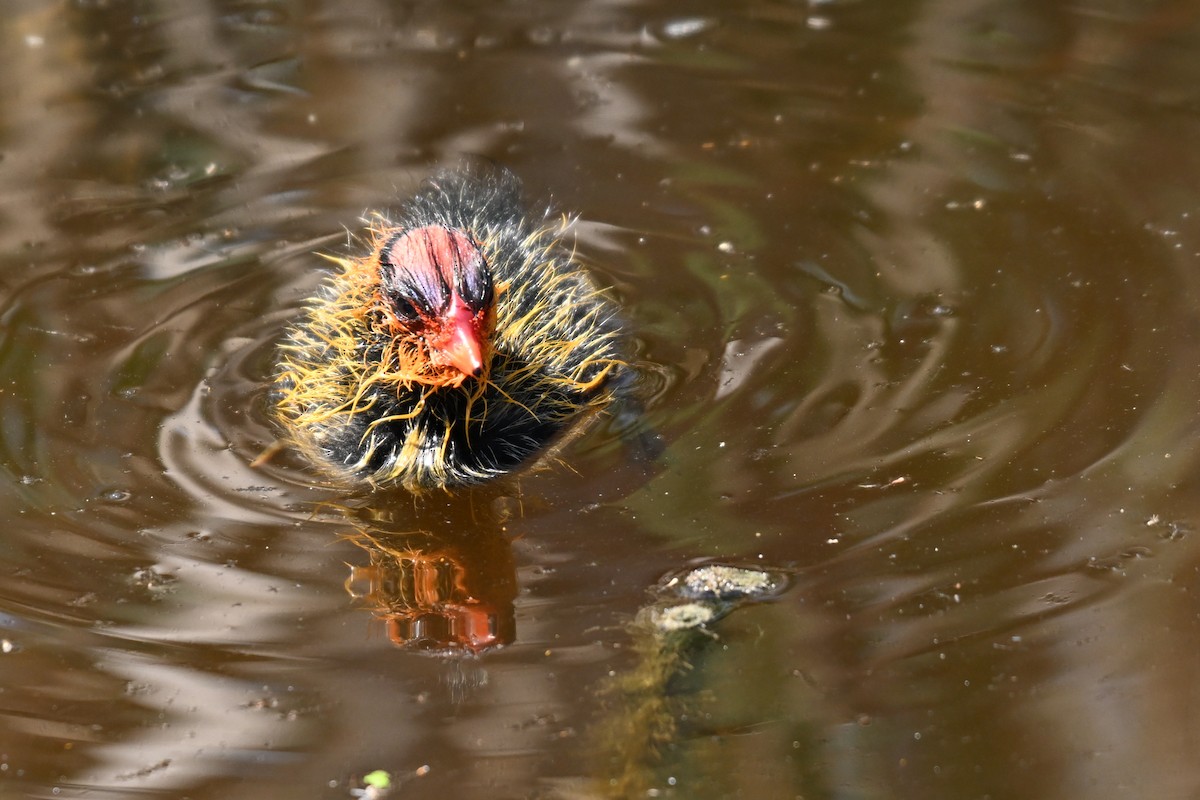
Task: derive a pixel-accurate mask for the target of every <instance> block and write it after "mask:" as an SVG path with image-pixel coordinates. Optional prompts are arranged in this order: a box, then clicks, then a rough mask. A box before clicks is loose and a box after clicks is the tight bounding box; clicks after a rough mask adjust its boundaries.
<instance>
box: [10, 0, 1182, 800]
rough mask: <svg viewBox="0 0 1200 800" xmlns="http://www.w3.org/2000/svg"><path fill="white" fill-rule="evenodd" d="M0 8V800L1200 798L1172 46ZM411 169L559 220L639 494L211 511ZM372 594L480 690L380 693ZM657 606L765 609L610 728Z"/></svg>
mask: <svg viewBox="0 0 1200 800" xmlns="http://www.w3.org/2000/svg"><path fill="white" fill-rule="evenodd" d="M6 8H7V10H6V11H5V14H4V17H3V20H2V22H0V43H2V45H3V46H2V47H0V243H2V246H0V468H2V469H3V478H2V480H0V492H2V493H3V501H2V502H0V576H2V580H0V639H2V641H0V645H2V647H0V796H2V797H5V798H7V797H30V798H43V797H180V798H183V797H188V798H195V799H197V800H199V799H200V798H220V800H231V798H254V799H255V800H260V799H262V798H301V797H324V798H340V797H349V796H351V789H352V788H354V787H356V786H358V785H359V784H358V781H359V780H360V779H361V777H362V776H363V775H364V774H365V773H367V772H369V771H371V770H374V769H386V770H388V771H390V772H391V773H392V774H393V775H395V776H397V777H398V779H400V780H406V781H407V782H406V783H404V784H403V786H402V787H401V791H399V792H397V793H396V794H397V795H401V796H404V797H412V798H424V797H429V798H449V797H454V798H517V797H544V798H583V797H603V796H609V795H616V796H639V797H640V796H660V797H665V796H673V797H680V798H725V797H742V798H785V797H786V798H791V797H804V798H917V797H919V798H943V797H944V798H1046V799H1047V800H1050V799H1051V798H1053V799H1054V800H1061V798H1110V797H1112V798H1117V797H1128V798H1146V797H1155V798H1195V797H1200V767H1197V764H1198V763H1200V761H1198V760H1197V756H1196V754H1197V752H1198V750H1200V680H1197V675H1200V646H1198V644H1200V643H1198V642H1197V638H1198V636H1200V571H1198V569H1200V529H1198V527H1197V526H1198V524H1200V522H1198V521H1200V494H1198V493H1197V489H1198V488H1200V487H1198V479H1197V472H1198V461H1200V427H1198V421H1200V417H1198V414H1197V409H1198V397H1200V386H1198V382H1200V375H1198V367H1200V327H1198V321H1200V315H1198V313H1197V309H1198V308H1200V224H1198V223H1200V204H1198V203H1197V197H1198V194H1200V188H1198V187H1200V147H1197V143H1200V6H1197V5H1196V4H1195V3H1192V2H1180V1H1172V0H1167V1H1166V2H1159V3H1145V2H1131V1H1129V0H1125V1H1122V0H1110V1H1109V2H1104V0H1088V1H1087V2H1082V3H1053V2H1000V0H990V1H982V2H981V1H976V0H954V1H953V2H951V1H950V0H941V1H940V2H924V3H920V2H908V1H906V0H899V1H897V2H868V1H867V0H809V2H807V3H804V2H766V1H765V0H756V1H754V2H749V3H743V4H734V3H726V2H715V1H713V0H689V1H687V2H679V3H658V4H656V3H648V2H641V3H637V2H591V3H564V2H549V0H536V1H533V2H487V3H483V2H479V3H473V2H460V3H444V2H432V1H430V2H408V3H383V2H376V3H349V2H345V3H341V4H336V3H287V2H261V3H260V2H217V3H208V4H201V3H192V2H180V1H179V0H176V2H157V3H155V2H120V1H119V0H111V1H110V2H104V0H92V1H91V2H84V1H82V0H81V1H80V2H70V3H69V2H49V3H34V2H13V3H10V4H8V6H7V7H6ZM465 154H475V155H480V156H484V157H487V158H490V159H494V160H496V161H499V162H501V163H503V164H505V165H507V166H509V167H511V168H512V169H513V170H514V171H516V172H517V173H518V174H519V175H521V176H522V178H523V179H524V181H525V183H526V187H527V190H528V192H529V194H530V196H531V197H533V198H535V199H537V200H539V201H543V202H544V201H546V200H551V201H553V202H554V203H555V204H556V205H557V206H558V207H560V208H562V209H565V210H570V211H572V212H576V213H578V214H579V216H580V219H579V221H578V222H577V223H576V224H575V227H574V232H575V236H576V238H577V242H578V250H579V254H580V256H581V258H583V259H584V260H586V261H587V262H588V263H589V264H591V265H592V266H593V268H594V269H595V272H596V273H597V275H598V276H599V277H600V278H601V279H602V280H603V281H604V282H606V283H607V284H609V285H611V286H613V287H614V289H615V291H616V292H617V293H618V294H619V296H620V297H621V299H622V302H623V303H624V305H625V307H626V308H627V310H628V315H629V318H630V319H631V320H632V321H633V324H634V327H635V332H636V336H637V340H638V346H639V356H640V357H641V358H642V359H643V360H644V361H645V362H646V364H647V365H649V366H648V370H647V372H648V375H649V379H648V383H649V385H650V386H651V388H652V389H653V398H652V403H651V407H650V410H649V413H648V420H649V422H650V423H651V424H652V425H654V426H655V427H656V428H657V430H659V431H660V432H661V433H662V435H663V437H664V441H665V442H666V445H667V446H666V451H665V453H664V454H663V455H662V457H661V458H660V459H659V460H658V461H657V462H655V463H653V464H651V465H646V464H644V463H639V462H637V460H636V459H633V458H631V457H630V454H629V452H628V448H627V447H625V446H624V445H623V444H622V443H621V442H620V441H619V440H618V438H617V437H616V436H615V435H614V434H613V433H612V431H611V430H610V429H608V428H606V427H604V426H599V427H596V428H593V429H592V430H590V431H589V432H588V433H587V434H586V435H585V436H584V437H582V438H581V439H579V440H578V441H576V442H574V443H572V444H571V445H570V446H569V447H568V448H567V450H565V451H564V452H563V454H562V459H563V461H564V465H561V466H558V467H555V468H553V469H550V470H545V471H541V472H536V473H533V474H527V475H524V476H522V477H521V478H520V480H519V481H517V482H515V483H508V484H504V485H501V486H497V487H490V488H488V489H485V490H482V491H478V492H474V493H469V494H466V495H458V496H454V497H433V498H430V499H428V500H426V501H423V502H420V503H414V502H413V501H411V500H409V499H407V498H403V497H395V496H393V497H389V498H371V497H363V496H345V495H339V494H338V493H336V492H331V491H329V490H327V489H322V488H321V487H320V485H319V481H318V480H317V479H316V478H315V477H314V476H312V475H311V474H308V473H306V472H305V470H304V469H303V468H302V466H301V465H298V464H296V463H295V462H294V461H292V460H289V459H288V458H287V457H283V458H280V459H276V460H274V461H272V462H271V463H269V464H268V465H266V466H264V467H252V466H251V465H250V464H251V462H252V461H253V460H254V459H255V458H256V456H258V455H259V454H260V453H261V452H262V451H263V449H264V448H265V447H267V446H268V445H270V443H271V442H272V441H273V439H274V432H273V429H272V427H271V424H270V420H269V417H268V415H267V414H266V412H265V410H264V409H265V398H264V393H263V382H264V378H265V376H266V375H267V374H268V373H269V371H270V365H271V359H272V347H273V343H274V342H275V340H276V338H277V337H278V335H279V333H280V330H281V328H282V326H283V325H284V324H285V323H286V322H287V321H288V320H289V319H291V318H293V317H294V316H295V315H296V313H297V311H298V309H299V308H301V306H302V304H303V301H304V298H305V296H306V295H307V294H308V293H310V292H311V291H312V289H313V287H314V286H315V285H316V284H317V283H318V282H319V281H320V279H321V275H322V274H323V273H322V271H323V270H324V269H325V265H324V264H323V262H321V261H320V260H319V259H317V258H315V257H314V256H313V255H311V253H312V252H313V251H317V250H324V251H327V252H328V251H337V250H338V248H340V247H342V246H343V245H344V243H345V233H344V229H345V228H347V227H349V228H355V227H357V225H358V222H357V219H358V218H359V217H360V215H361V214H362V213H363V212H364V211H365V210H366V209H369V208H373V207H379V206H381V205H386V204H388V203H389V202H391V201H394V200H395V199H396V198H398V197H402V196H403V195H405V194H407V193H408V192H409V191H411V190H412V189H413V188H414V187H415V186H416V185H417V184H418V183H419V181H420V180H421V179H422V178H423V177H425V176H426V175H428V174H429V173H430V172H431V171H432V170H434V169H435V168H436V167H437V166H439V165H448V164H454V163H457V162H458V161H459V160H460V159H461V158H462V157H463V156H464V155H465ZM414 536H415V537H417V538H413V537H414ZM372 543H373V544H372ZM404 552H410V553H411V554H414V557H415V554H420V553H425V554H427V555H428V554H433V555H432V556H430V557H431V558H434V560H435V561H437V559H440V561H437V564H441V565H442V567H441V568H446V569H451V568H452V567H453V568H457V569H460V570H461V572H460V573H458V574H460V579H459V583H462V582H464V581H465V582H466V583H468V584H469V586H468V587H466V589H463V587H462V586H459V589H460V590H461V591H462V592H465V595H469V596H470V600H471V601H472V602H476V601H478V602H483V603H484V606H482V607H486V608H490V609H492V610H493V611H496V614H495V615H494V616H495V617H496V618H497V619H500V620H501V624H500V627H501V629H502V632H505V633H506V635H508V636H510V637H511V638H512V639H513V641H512V643H511V644H510V645H509V646H507V647H505V648H502V649H499V650H495V651H492V652H489V653H485V654H484V655H482V656H480V657H478V658H436V657H431V656H427V655H420V654H416V653H413V652H409V651H407V650H404V649H402V648H400V647H397V646H396V644H394V643H393V641H392V640H391V639H390V638H389V636H388V631H389V628H388V627H387V625H386V623H385V621H384V620H385V618H386V617H388V616H389V612H388V610H387V609H386V608H385V607H384V606H385V605H386V603H385V599H386V598H384V599H381V598H383V596H384V595H386V594H387V593H386V592H383V591H373V590H372V588H371V584H372V580H375V581H376V583H381V582H383V579H382V578H381V577H380V576H382V575H385V567H386V565H387V563H388V558H389V557H391V558H392V559H393V561H395V560H396V558H398V555H397V554H401V553H404ZM711 558H717V559H721V560H724V561H729V562H734V563H742V564H753V565H761V566H764V567H769V568H772V569H781V570H785V571H787V572H788V573H789V574H790V576H791V580H790V584H789V587H788V589H787V590H786V591H785V592H783V593H782V594H781V595H780V596H778V597H777V598H775V599H773V600H772V601H770V602H764V603H758V604H750V605H746V606H744V607H741V608H738V609H737V610H736V611H734V612H733V613H731V614H730V615H729V616H728V617H726V618H724V619H722V620H720V621H719V622H717V623H715V624H714V625H713V626H712V627H711V630H710V631H709V633H710V634H711V635H705V636H702V637H700V639H701V641H699V643H693V645H692V646H691V647H690V649H689V650H688V651H687V653H686V658H685V661H686V663H687V664H688V665H689V666H690V668H687V669H684V668H680V669H679V670H678V673H677V674H674V675H673V676H667V677H663V678H661V680H660V681H659V683H658V684H656V683H655V681H654V680H653V679H651V678H646V680H647V681H648V683H647V686H648V688H649V691H648V692H647V693H646V694H647V696H653V695H655V693H656V692H657V693H658V694H663V695H664V697H665V699H664V706H663V708H664V709H665V712H664V713H665V714H666V716H667V717H669V719H670V720H671V724H663V721H662V719H658V720H657V721H655V720H653V719H650V720H649V721H647V720H648V718H649V717H652V716H653V714H650V713H649V712H648V713H647V714H639V713H638V711H639V710H643V711H645V710H646V709H647V708H650V709H651V710H652V707H653V703H649V701H647V700H646V697H641V698H640V699H639V700H638V701H637V702H636V703H632V704H631V703H630V702H625V701H624V700H623V695H622V692H621V691H620V690H616V691H614V689H613V686H620V685H622V684H620V681H621V680H622V677H623V676H624V678H627V679H631V680H633V681H635V682H636V681H638V680H641V678H640V677H639V676H644V675H649V674H652V673H653V666H654V663H653V662H654V653H653V651H654V645H653V644H649V645H648V644H647V643H646V642H645V641H642V640H641V639H639V634H638V633H637V632H636V630H635V629H633V628H630V627H629V623H630V621H631V620H633V619H634V617H635V615H636V614H637V612H638V609H639V608H641V607H642V606H644V605H646V604H647V603H648V602H651V599H652V595H651V594H650V593H649V592H648V587H651V586H653V585H654V584H655V583H656V582H657V581H658V580H659V579H660V578H661V576H663V575H664V574H667V573H670V572H671V571H672V570H675V569H677V568H679V567H681V566H683V565H686V564H689V563H695V562H696V561H698V560H703V559H711ZM411 560H412V559H410V561H411ZM447 565H451V566H450V567H448V566H447ZM455 565H456V566H455ZM435 566H436V564H435ZM352 568H353V570H354V571H353V572H352ZM373 570H374V571H373ZM464 574H465V575H466V576H467V577H465V578H462V577H461V575H464ZM348 578H349V579H350V580H349V581H347V579H348ZM468 590H469V591H468ZM506 609H507V610H506ZM506 615H507V616H506ZM506 626H507V627H506ZM392 633H393V635H396V631H395V630H393V631H392ZM396 638H400V637H399V636H397V637H396ZM630 676H632V678H630ZM625 685H628V684H625ZM660 689H661V692H660V691H659V690H660ZM631 696H632V695H631ZM627 699H628V698H625V700H627ZM668 701H669V702H668ZM647 703H649V704H648V705H647ZM648 725H649V726H650V728H651V729H650V730H648V729H647V726H648ZM655 726H657V727H655Z"/></svg>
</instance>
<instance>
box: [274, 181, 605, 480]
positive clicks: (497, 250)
mask: <svg viewBox="0 0 1200 800" xmlns="http://www.w3.org/2000/svg"><path fill="white" fill-rule="evenodd" d="M545 223H546V220H545V219H540V220H536V221H533V222H531V221H530V220H527V219H526V218H525V217H524V216H523V214H522V209H521V205H520V184H519V183H518V181H517V179H516V178H515V177H514V176H512V175H511V174H510V173H508V172H496V173H487V174H477V173H471V172H455V173H447V174H443V175H441V176H439V177H437V178H435V179H433V180H431V181H430V182H429V183H428V184H427V185H426V186H425V187H424V188H423V189H422V190H421V191H420V192H419V193H418V194H417V196H416V197H415V198H413V200H412V201H410V202H409V204H408V205H407V207H406V208H405V210H404V213H403V215H402V216H401V218H400V219H399V220H396V221H390V220H388V219H385V218H383V217H376V218H375V219H374V220H373V221H372V224H371V227H370V231H369V233H370V238H371V252H370V253H369V254H368V255H367V256H366V257H364V258H356V259H338V260H337V261H338V263H339V264H340V265H341V267H342V272H341V274H339V275H337V276H336V277H335V278H334V279H333V280H332V282H331V283H330V285H329V286H328V287H327V288H326V290H325V291H323V292H322V293H321V294H320V295H319V296H318V297H317V298H315V299H314V301H313V302H312V304H311V307H310V308H309V310H308V312H307V314H306V315H305V317H304V318H303V319H302V320H301V321H300V322H299V323H298V324H297V325H295V326H294V327H293V328H292V330H291V331H290V333H289V334H288V337H287V339H286V341H285V342H284V343H283V345H282V346H281V349H282V358H281V360H280V364H279V369H278V375H277V379H276V383H277V387H278V390H279V399H278V402H277V409H278V412H279V416H280V418H281V420H282V421H283V424H284V426H285V427H286V428H287V431H288V433H289V438H290V440H291V442H292V443H294V444H295V445H296V446H297V447H298V448H299V450H300V451H301V452H303V453H304V454H305V455H306V456H307V457H308V458H309V459H310V460H312V461H313V462H314V463H316V464H317V465H318V466H320V467H322V468H323V469H324V470H325V471H327V472H329V473H331V474H332V475H333V476H334V477H336V478H338V479H340V480H342V481H356V480H357V481H365V482H367V483H370V484H372V485H378V486H388V485H401V486H404V487H405V488H407V489H410V490H420V489H426V488H436V487H447V486H453V485H461V484H472V483H479V482H481V481H484V480H487V479H488V478H492V477H494V476H496V475H500V474H502V473H504V472H507V471H508V470H511V469H512V468H514V467H516V466H517V465H518V464H520V463H521V462H522V461H525V460H526V459H527V458H529V457H530V456H531V455H532V454H533V453H534V452H536V451H537V450H538V449H539V448H541V447H542V446H543V445H545V444H547V443H548V442H550V441H551V440H552V439H553V438H554V437H555V436H556V435H558V434H560V433H562V432H563V431H564V430H565V429H566V428H567V427H568V426H569V425H570V423H571V422H573V421H575V420H576V419H578V418H579V417H580V415H581V413H582V412H585V411H588V410H591V409H598V408H601V407H603V406H604V405H606V404H607V403H608V402H609V401H610V400H611V399H612V397H613V394H614V390H615V386H616V383H617V379H618V377H619V376H621V375H622V374H623V373H624V372H625V367H624V364H623V362H622V361H621V357H622V347H621V338H622V337H621V334H620V330H619V321H618V319H617V313H616V308H615V306H614V304H613V303H612V301H610V300H609V299H608V298H607V297H605V296H604V295H603V294H602V293H601V292H600V290H599V289H598V288H597V287H596V285H595V284H594V283H593V282H592V280H591V278H590V277H589V276H588V275H587V274H586V273H585V272H583V271H582V269H581V268H580V267H579V266H578V265H576V264H575V263H573V262H572V261H571V259H570V256H569V254H568V253H567V252H566V251H565V250H564V248H563V246H562V244H561V243H560V241H559V238H558V236H559V234H560V227H561V226H557V225H555V226H547V225H546V224H545Z"/></svg>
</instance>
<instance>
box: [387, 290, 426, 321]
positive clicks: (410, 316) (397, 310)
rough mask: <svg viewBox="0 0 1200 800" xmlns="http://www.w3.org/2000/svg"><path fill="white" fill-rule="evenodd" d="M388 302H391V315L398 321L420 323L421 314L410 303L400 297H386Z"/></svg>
mask: <svg viewBox="0 0 1200 800" xmlns="http://www.w3.org/2000/svg"><path fill="white" fill-rule="evenodd" d="M388 300H390V301H391V306H392V313H393V314H395V315H396V316H397V317H398V318H399V319H401V320H403V321H404V322H414V323H415V322H420V320H421V314H420V313H419V312H418V311H417V307H416V306H415V305H413V304H412V301H410V300H408V299H407V298H405V297H403V296H400V295H392V296H390V297H388Z"/></svg>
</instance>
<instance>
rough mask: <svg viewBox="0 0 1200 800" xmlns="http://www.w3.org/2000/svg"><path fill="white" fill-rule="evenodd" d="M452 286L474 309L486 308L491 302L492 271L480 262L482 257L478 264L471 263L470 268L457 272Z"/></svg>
mask: <svg viewBox="0 0 1200 800" xmlns="http://www.w3.org/2000/svg"><path fill="white" fill-rule="evenodd" d="M454 288H455V291H457V292H458V294H459V296H460V297H461V298H462V299H463V300H465V301H466V303H467V304H468V305H470V306H471V307H472V308H474V309H483V308H487V307H488V306H490V305H491V304H492V297H493V294H494V292H493V289H492V273H491V271H490V270H488V268H487V266H486V265H485V264H483V263H482V259H480V263H479V264H477V265H472V268H471V269H466V270H463V271H462V272H460V273H459V275H458V281H457V285H456V286H455V287H454Z"/></svg>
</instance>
